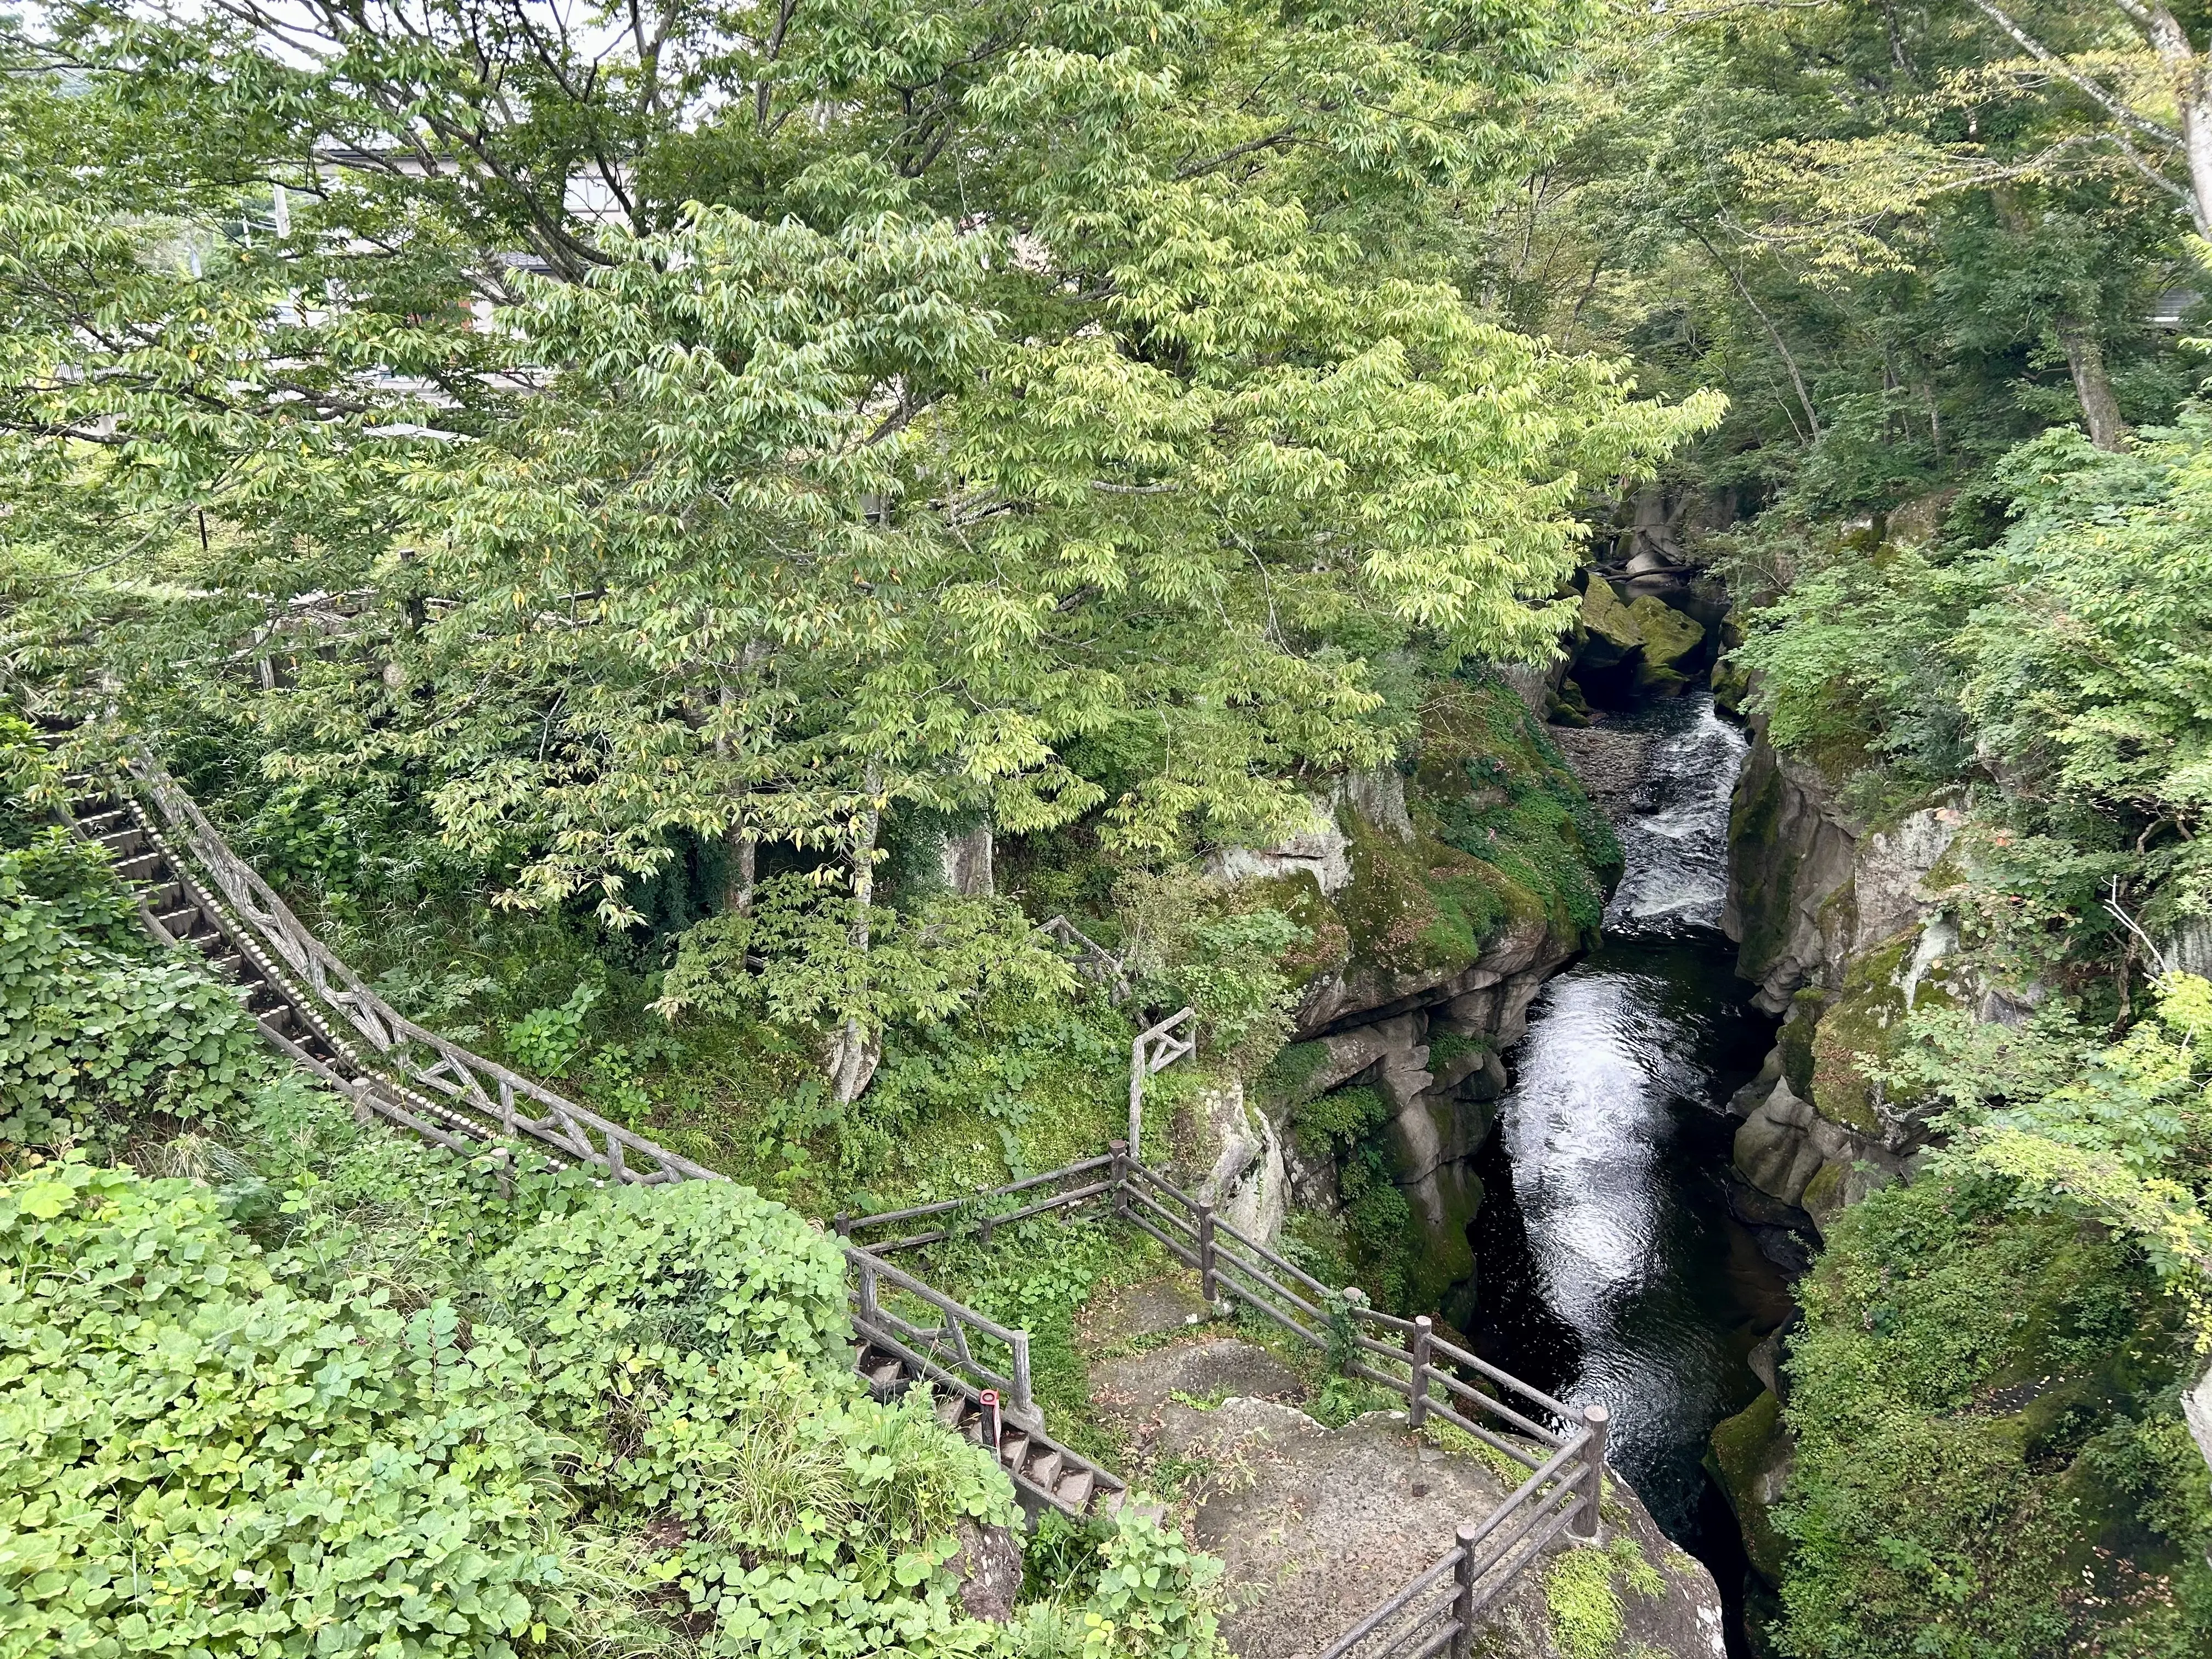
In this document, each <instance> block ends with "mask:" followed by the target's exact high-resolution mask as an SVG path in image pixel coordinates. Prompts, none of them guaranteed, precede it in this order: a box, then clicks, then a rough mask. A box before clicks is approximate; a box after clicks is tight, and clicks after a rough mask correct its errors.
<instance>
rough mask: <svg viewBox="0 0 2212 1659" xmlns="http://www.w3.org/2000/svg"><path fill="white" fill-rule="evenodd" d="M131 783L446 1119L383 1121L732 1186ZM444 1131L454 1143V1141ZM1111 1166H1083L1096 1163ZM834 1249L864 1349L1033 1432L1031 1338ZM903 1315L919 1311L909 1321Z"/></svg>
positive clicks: (262, 935)
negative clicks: (426, 1000)
mask: <svg viewBox="0 0 2212 1659" xmlns="http://www.w3.org/2000/svg"><path fill="white" fill-rule="evenodd" d="M129 782H130V783H131V784H132V785H135V787H136V788H137V792H138V794H139V797H140V799H141V801H142V802H143V804H145V805H150V806H151V808H152V810H153V813H154V814H155V815H156V816H157V817H158V819H159V822H158V823H155V822H153V821H152V820H151V819H150V818H145V817H144V813H143V808H142V811H141V815H142V819H143V820H144V822H145V824H146V833H148V834H149V835H150V836H152V837H153V838H154V840H155V844H156V846H157V847H158V848H160V849H161V852H162V854H163V855H164V856H165V857H167V858H168V859H169V860H170V862H171V863H172V864H173V865H175V864H177V863H178V862H179V860H189V861H190V863H191V865H192V866H195V867H196V868H197V871H198V872H200V874H201V875H202V876H203V877H204V878H205V880H206V881H207V882H208V883H210V884H212V887H213V889H214V891H212V892H207V891H205V890H203V889H202V887H201V886H200V884H199V882H198V881H197V880H194V879H192V878H191V876H190V875H189V874H188V873H186V872H182V871H180V872H179V873H180V875H181V876H183V878H184V879H185V884H186V886H187V890H189V891H191V893H192V894H193V895H194V896H195V899H196V902H201V903H204V904H205V905H207V906H208V907H210V908H211V909H213V910H215V911H216V912H217V913H219V914H220V915H221V916H222V923H223V925H224V926H225V927H227V928H228V929H229V930H231V931H232V932H234V933H240V934H241V935H242V937H240V945H242V946H243V947H244V948H246V949H248V950H251V951H253V953H254V956H255V958H256V959H257V961H259V962H263V963H266V965H267V966H268V968H269V969H271V970H273V972H274V974H275V975H276V978H277V980H278V981H279V982H282V983H284V984H285V987H286V990H285V994H286V995H287V996H288V997H290V998H292V999H294V1000H295V1001H299V1002H302V1003H305V1004H307V1005H308V1006H303V1007H302V1009H301V1012H302V1013H303V1015H305V1016H307V1017H310V1018H313V1020H314V1022H315V1024H316V1027H317V1029H318V1030H325V1031H328V1032H330V1033H331V1036H332V1038H333V1040H334V1041H336V1042H337V1043H338V1044H339V1045H340V1046H341V1047H346V1046H347V1045H345V1044H344V1042H343V1032H342V1031H340V1030H337V1025H338V1024H343V1026H344V1027H346V1028H349V1030H351V1031H353V1032H355V1033H357V1034H358V1035H359V1036H360V1037H361V1039H362V1042H363V1043H364V1044H365V1046H366V1047H367V1048H368V1050H369V1053H368V1054H366V1055H362V1054H358V1052H357V1051H351V1050H350V1049H349V1060H352V1059H358V1060H362V1061H363V1062H365V1064H364V1065H363V1067H362V1069H363V1071H364V1072H365V1073H369V1074H370V1079H371V1080H373V1079H374V1074H376V1073H390V1075H391V1079H392V1083H391V1084H390V1085H386V1086H385V1091H386V1092H390V1093H392V1094H395V1095H396V1096H398V1097H400V1098H403V1099H404V1098H406V1097H410V1095H413V1094H414V1091H418V1090H428V1091H434V1093H435V1096H436V1097H438V1099H439V1101H440V1104H439V1106H438V1109H439V1110H440V1111H441V1112H442V1113H443V1115H444V1116H445V1119H446V1122H445V1124H444V1125H443V1126H440V1125H434V1124H430V1123H428V1122H426V1121H423V1120H422V1118H420V1117H419V1116H416V1115H413V1114H410V1113H409V1112H406V1111H404V1110H399V1109H389V1107H388V1105H387V1103H381V1102H380V1105H386V1110H385V1115H386V1116H387V1117H389V1118H391V1119H392V1120H393V1121H397V1122H398V1123H400V1124H401V1125H402V1126H403V1127H408V1128H410V1129H412V1130H414V1131H415V1132H416V1133H418V1134H420V1135H422V1136H423V1137H424V1138H426V1139H431V1140H435V1141H436V1142H437V1143H438V1144H440V1145H441V1146H446V1147H447V1148H449V1149H451V1150H453V1151H454V1152H461V1153H464V1154H465V1153H467V1152H469V1151H470V1150H471V1148H470V1146H469V1145H468V1141H469V1140H471V1139H473V1140H475V1141H477V1142H478V1143H479V1144H480V1145H482V1146H485V1147H486V1148H487V1149H489V1150H493V1151H495V1152H498V1153H499V1155H501V1156H504V1155H505V1154H504V1152H503V1151H501V1143H507V1142H513V1143H518V1144H520V1143H527V1142H535V1143H537V1144H538V1146H543V1147H544V1148H546V1149H548V1151H550V1152H552V1153H553V1154H555V1157H554V1158H553V1159H552V1160H551V1161H552V1162H554V1163H556V1164H580V1165H581V1166H583V1167H585V1168H587V1169H589V1170H592V1172H593V1173H595V1174H596V1175H597V1176H599V1178H601V1179H603V1180H608V1181H614V1182H628V1183H630V1184H634V1185H643V1186H653V1185H661V1184H665V1183H668V1182H678V1181H726V1180H727V1179H728V1178H729V1177H728V1176H724V1175H722V1174H721V1173H720V1171H718V1170H709V1169H708V1168H706V1167H705V1166H704V1165H703V1164H696V1163H694V1162H692V1161H691V1160H690V1159H689V1158H683V1157H680V1156H678V1154H676V1153H674V1152H670V1151H668V1150H667V1149H666V1148H665V1147H663V1146H658V1145H656V1144H655V1143H654V1142H653V1141H652V1140H650V1139H647V1138H646V1137H645V1136H643V1135H641V1134H639V1133H635V1131H634V1130H630V1129H626V1128H624V1127H622V1126H621V1125H619V1124H616V1123H611V1122H609V1121H607V1120H606V1119H605V1118H603V1117H601V1116H599V1115H598V1114H597V1113H595V1112H592V1111H591V1110H589V1109H586V1108H585V1107H582V1106H580V1105H578V1104H577V1103H575V1102H574V1101H571V1100H568V1099H565V1098H563V1097H562V1096H560V1095H558V1094H556V1093H555V1092H554V1091H552V1090H550V1089H548V1088H545V1087H544V1085H540V1084H538V1083H534V1082H532V1081H531V1079H528V1078H526V1077H522V1076H520V1074H518V1073H514V1072H511V1071H509V1070H508V1069H507V1067H505V1066H501V1065H499V1064H497V1063H496V1062H495V1061H493V1060H486V1059H484V1058H483V1056H482V1055H480V1054H471V1053H470V1052H469V1051H468V1050H467V1049H465V1048H461V1047H460V1046H459V1044H458V1043H454V1042H449V1041H448V1040H447V1039H446V1038H444V1037H441V1036H439V1035H438V1034H437V1033H436V1032H435V1031H430V1030H425V1029H424V1028H422V1026H420V1025H417V1024H415V1023H414V1022H413V1021H412V1020H410V1019H409V1018H406V1016H404V1014H401V1013H400V1012H398V1011H397V1010H396V1009H394V1008H393V1007H392V1006H391V1005H390V1004H389V1003H387V1002H386V1001H385V1000H383V999H382V998H381V997H380V996H378V995H377V994H376V993H375V992H374V991H372V990H371V989H369V987H368V985H367V984H366V983H364V982H363V981H362V978H361V976H360V975H359V974H357V973H356V972H355V971H354V969H352V968H351V967H350V966H349V965H348V964H347V963H345V961H344V960H343V959H342V958H341V957H339V956H338V955H337V953H336V952H335V951H331V949H330V947H329V946H328V945H325V944H324V943H323V942H322V940H320V939H318V938H317V937H316V936H315V935H314V934H313V933H311V932H309V931H308V929H307V927H306V925H305V924H304V923H302V922H301V921H300V919H299V918H298V917H297V916H295V915H294V914H293V913H292V910H291V908H290V907H289V906H288V905H286V904H285V902H283V899H281V898H279V897H278V896H276V893H275V892H274V891H272V890H270V887H269V885H268V884H267V883H266V882H264V881H263V880H262V878H261V877H260V876H259V875H258V873H257V872H255V871H254V869H253V868H252V866H251V865H249V864H247V863H246V861H245V860H243V859H241V858H240V857H239V856H238V855H237V854H235V853H234V852H233V851H232V850H231V848H230V846H229V844H228V842H225V841H224V840H223V838H222V834H221V832H220V831H218V830H217V829H216V827H215V826H214V825H213V824H212V823H210V822H209V821H208V819H207V817H206V815H205V814H204V813H203V812H202V811H200V809H199V807H198V805H197V804H196V803H194V802H193V801H192V800H191V798H190V797H189V796H187V795H186V794H185V793H184V791H183V790H182V789H181V788H179V787H178V785H177V783H176V781H174V780H173V779H172V778H171V777H170V776H169V775H168V774H167V772H166V771H165V770H164V769H162V768H161V765H160V763H158V762H156V761H155V760H154V759H153V758H152V757H150V756H148V755H145V754H143V753H141V754H139V755H137V756H136V757H133V758H132V760H131V762H130V763H129ZM142 908H143V906H142ZM145 920H146V921H147V924H148V926H149V927H150V928H151V929H152V931H153V932H154V933H155V935H156V936H157V937H160V938H163V939H166V938H167V932H166V930H164V929H163V928H161V926H160V925H159V923H158V922H156V921H155V920H154V919H153V918H152V916H151V915H148V916H147V917H146V918H145ZM172 942H173V941H172ZM264 1034H266V1035H268V1036H270V1041H271V1042H275V1043H276V1044H277V1046H279V1047H280V1048H283V1049H284V1050H285V1051H286V1052H288V1053H289V1054H292V1055H293V1057H294V1058H295V1059H298V1060H301V1061H302V1063H305V1064H307V1065H309V1066H311V1068H312V1069H313V1070H315V1071H316V1072H318V1073H319V1074H322V1075H325V1077H331V1079H332V1080H334V1081H337V1082H338V1083H339V1085H340V1086H341V1087H343V1086H347V1085H346V1084H345V1082H344V1080H343V1079H337V1078H336V1077H335V1076H334V1075H333V1074H332V1073H331V1071H330V1068H329V1067H328V1066H324V1065H321V1064H320V1063H319V1062H316V1061H314V1060H313V1058H312V1057H311V1056H307V1055H306V1054H302V1052H301V1050H300V1049H299V1048H298V1046H297V1045H296V1044H294V1043H291V1042H289V1041H287V1040H285V1039H284V1038H283V1037H282V1036H280V1035H278V1034H276V1033H275V1032H273V1031H269V1030H268V1028H266V1027H264ZM414 1097H415V1098H416V1099H418V1100H420V1099H422V1097H421V1096H419V1095H415V1096H414ZM523 1102H528V1103H531V1105H532V1106H534V1107H535V1108H536V1110H534V1111H533V1110H532V1109H530V1108H529V1107H525V1106H524V1105H522V1104H520V1103H523ZM423 1103H424V1104H426V1105H428V1101H427V1100H425V1101H423ZM449 1129H450V1130H453V1131H458V1132H459V1135H460V1136H461V1137H465V1139H457V1138H456V1135H455V1134H454V1133H448V1130H449ZM1094 1162H1095V1163H1096V1164H1097V1165H1098V1166H1099V1167H1102V1168H1103V1167H1104V1166H1105V1165H1106V1164H1108V1162H1109V1160H1108V1159H1105V1158H1099V1159H1097V1160H1094ZM841 1231H842V1229H841ZM841 1243H842V1244H843V1248H844V1254H845V1260H846V1264H847V1266H848V1268H850V1269H851V1271H852V1273H853V1276H854V1277H853V1286H852V1297H853V1304H854V1330H855V1332H856V1334H858V1335H860V1337H861V1338H862V1340H864V1341H866V1340H874V1341H876V1342H878V1344H880V1345H882V1346H885V1347H887V1348H891V1349H896V1350H897V1351H899V1352H903V1353H904V1354H905V1355H906V1356H907V1357H908V1358H911V1359H912V1360H913V1361H914V1362H915V1365H916V1368H917V1369H918V1370H920V1371H921V1373H922V1374H923V1375H925V1376H930V1377H932V1378H933V1379H935V1380H937V1381H939V1382H944V1383H951V1384H953V1385H954V1386H957V1387H965V1388H970V1389H974V1388H984V1389H996V1390H997V1391H998V1392H999V1393H1000V1395H1001V1396H1002V1397H1003V1399H1004V1400H1005V1401H1006V1415H1007V1417H1008V1418H1009V1419H1011V1420H1012V1421H1013V1422H1015V1423H1016V1424H1018V1425H1020V1426H1023V1427H1025V1428H1036V1427H1038V1426H1041V1417H1040V1413H1038V1412H1037V1409H1036V1402H1035V1397H1034V1393H1033V1390H1032V1388H1031V1385H1030V1351H1029V1345H1030V1339H1029V1333H1028V1332H1026V1331H1024V1330H1020V1329H1018V1328H1013V1327H1010V1326H1006V1325H1001V1324H1000V1323H999V1322H997V1321H995V1320H993V1319H991V1318H989V1317H988V1316H986V1315H983V1314H981V1313H979V1312H977V1311H976V1310H975V1309H973V1308H970V1307H968V1306H966V1305H965V1304H963V1303H961V1302H959V1301H957V1300H956V1299H954V1298H953V1297H950V1296H948V1295H946V1294H945V1292H943V1291H939V1290H938V1289H937V1288H936V1287H935V1286H933V1285H930V1284H928V1283H927V1281H925V1280H923V1279H920V1278H918V1277H916V1276H915V1274H913V1273H909V1272H908V1271H907V1270H906V1269H904V1268H902V1267H895V1266H893V1265H891V1264H890V1263H889V1262H886V1261H882V1260H881V1259H880V1258H879V1257H878V1255H876V1254H875V1253H874V1252H873V1251H871V1250H869V1249H866V1248H865V1247H864V1246H860V1245H856V1244H854V1243H851V1242H850V1241H849V1240H842V1241H841ZM908 1309H918V1310H925V1311H921V1312H920V1313H919V1314H918V1315H917V1314H915V1313H909V1312H908ZM925 1321H926V1322H925ZM978 1340H981V1342H982V1343H984V1344H985V1345H986V1348H985V1352H978V1350H977V1343H978ZM1000 1351H1003V1354H1004V1358H1003V1360H1001V1359H1000Z"/></svg>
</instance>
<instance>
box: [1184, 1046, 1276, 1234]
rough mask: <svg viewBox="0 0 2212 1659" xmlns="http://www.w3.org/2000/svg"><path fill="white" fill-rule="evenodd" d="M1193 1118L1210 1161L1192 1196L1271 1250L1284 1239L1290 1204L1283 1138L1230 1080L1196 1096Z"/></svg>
mask: <svg viewBox="0 0 2212 1659" xmlns="http://www.w3.org/2000/svg"><path fill="white" fill-rule="evenodd" d="M1197 1116H1198V1119H1199V1121H1200V1123H1201V1124H1202V1125H1203V1127H1204V1133H1205V1135H1206V1144H1207V1145H1208V1146H1210V1147H1212V1149H1213V1162H1212V1165H1211V1166H1210V1167H1209V1168H1208V1169H1207V1170H1206V1178H1205V1179H1204V1180H1203V1181H1201V1182H1199V1187H1198V1191H1197V1192H1196V1193H1195V1194H1193V1196H1194V1197H1196V1198H1198V1199H1200V1200H1201V1201H1203V1202H1205V1203H1208V1204H1211V1205H1212V1206H1215V1210H1216V1212H1217V1213H1218V1215H1219V1216H1220V1218H1222V1219H1223V1220H1224V1221H1225V1222H1227V1223H1228V1224H1229V1225H1231V1226H1232V1227H1234V1228H1236V1229H1237V1231H1238V1232H1240V1233H1243V1235H1244V1236H1245V1237H1247V1238H1250V1239H1255V1240H1257V1241H1258V1242H1259V1243H1262V1244H1266V1245H1270V1246H1272V1245H1273V1243H1275V1241H1276V1240H1277V1239H1278V1238H1279V1237H1282V1231H1283V1217H1284V1215H1285V1212H1286V1211H1287V1210H1288V1207H1289V1202H1290V1175H1289V1170H1288V1168H1287V1166H1286V1164H1285V1159H1284V1156H1283V1141H1282V1137H1281V1135H1279V1133H1277V1132H1276V1129H1275V1126H1274V1125H1273V1123H1272V1122H1270V1121H1268V1118H1267V1114H1266V1113H1265V1112H1262V1111H1260V1110H1258V1109H1255V1107H1253V1105H1252V1104H1251V1103H1249V1101H1248V1100H1246V1098H1245V1096H1244V1085H1243V1082H1242V1081H1241V1080H1239V1079H1237V1078H1234V1077H1231V1078H1230V1079H1228V1080H1226V1081H1225V1082H1223V1083H1218V1084H1216V1085H1213V1086H1212V1087H1211V1088H1209V1089H1207V1090H1206V1092H1205V1093H1204V1094H1203V1095H1202V1096H1201V1097H1200V1101H1199V1109H1198V1112H1197Z"/></svg>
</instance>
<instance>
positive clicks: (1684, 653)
mask: <svg viewBox="0 0 2212 1659" xmlns="http://www.w3.org/2000/svg"><path fill="white" fill-rule="evenodd" d="M1656 570H1657V567H1656V566H1655V567H1653V568H1652V571H1651V572H1647V573H1645V574H1656ZM1629 590H1630V591H1629V597H1626V598H1624V597H1623V592H1622V589H1621V588H1620V587H1617V586H1615V585H1614V584H1613V582H1611V581H1609V580H1607V578H1606V577H1605V576H1604V575H1603V574H1601V573H1600V572H1597V571H1595V570H1593V571H1591V572H1589V575H1588V576H1587V578H1586V580H1585V581H1584V584H1583V599H1582V605H1581V609H1580V610H1579V611H1578V612H1577V627H1576V630H1575V641H1574V648H1573V674H1574V676H1575V677H1576V678H1573V679H1571V680H1569V681H1567V682H1566V683H1565V684H1563V685H1562V686H1561V687H1560V689H1559V694H1558V696H1557V698H1556V699H1555V706H1556V704H1557V703H1561V702H1564V703H1565V704H1566V705H1567V707H1568V708H1570V709H1571V710H1572V711H1573V714H1574V715H1575V717H1576V718H1575V719H1574V720H1570V721H1569V723H1570V724H1576V723H1579V720H1580V719H1581V718H1582V717H1583V716H1584V715H1586V714H1587V706H1586V705H1584V704H1582V703H1580V702H1579V701H1578V700H1579V699H1580V697H1581V696H1582V694H1583V691H1585V690H1589V688H1590V686H1592V685H1600V686H1606V687H1610V688H1611V689H1613V690H1614V691H1616V692H1618V693H1621V694H1632V695H1640V696H1674V695H1676V694H1677V693H1679V692H1681V691H1685V690H1688V689H1689V687H1690V685H1691V684H1692V683H1693V682H1694V681H1695V679H1696V678H1698V675H1699V673H1700V672H1701V671H1702V664H1703V661H1704V657H1705V651H1704V647H1705V623H1701V622H1699V620H1698V619H1697V618H1696V617H1693V616H1691V615H1689V614H1688V613H1687V612H1686V611H1682V610H1680V609H1678V608H1677V607H1676V606H1674V605H1669V604H1668V603H1667V601H1666V600H1664V599H1661V598H1660V597H1658V594H1657V593H1656V592H1651V591H1649V586H1648V585H1646V586H1645V587H1644V591H1638V584H1637V582H1636V580H1635V578H1634V577H1632V578H1631V580H1630V583H1629ZM1570 687H1572V691H1571V693H1570V690H1569V688H1570Z"/></svg>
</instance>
